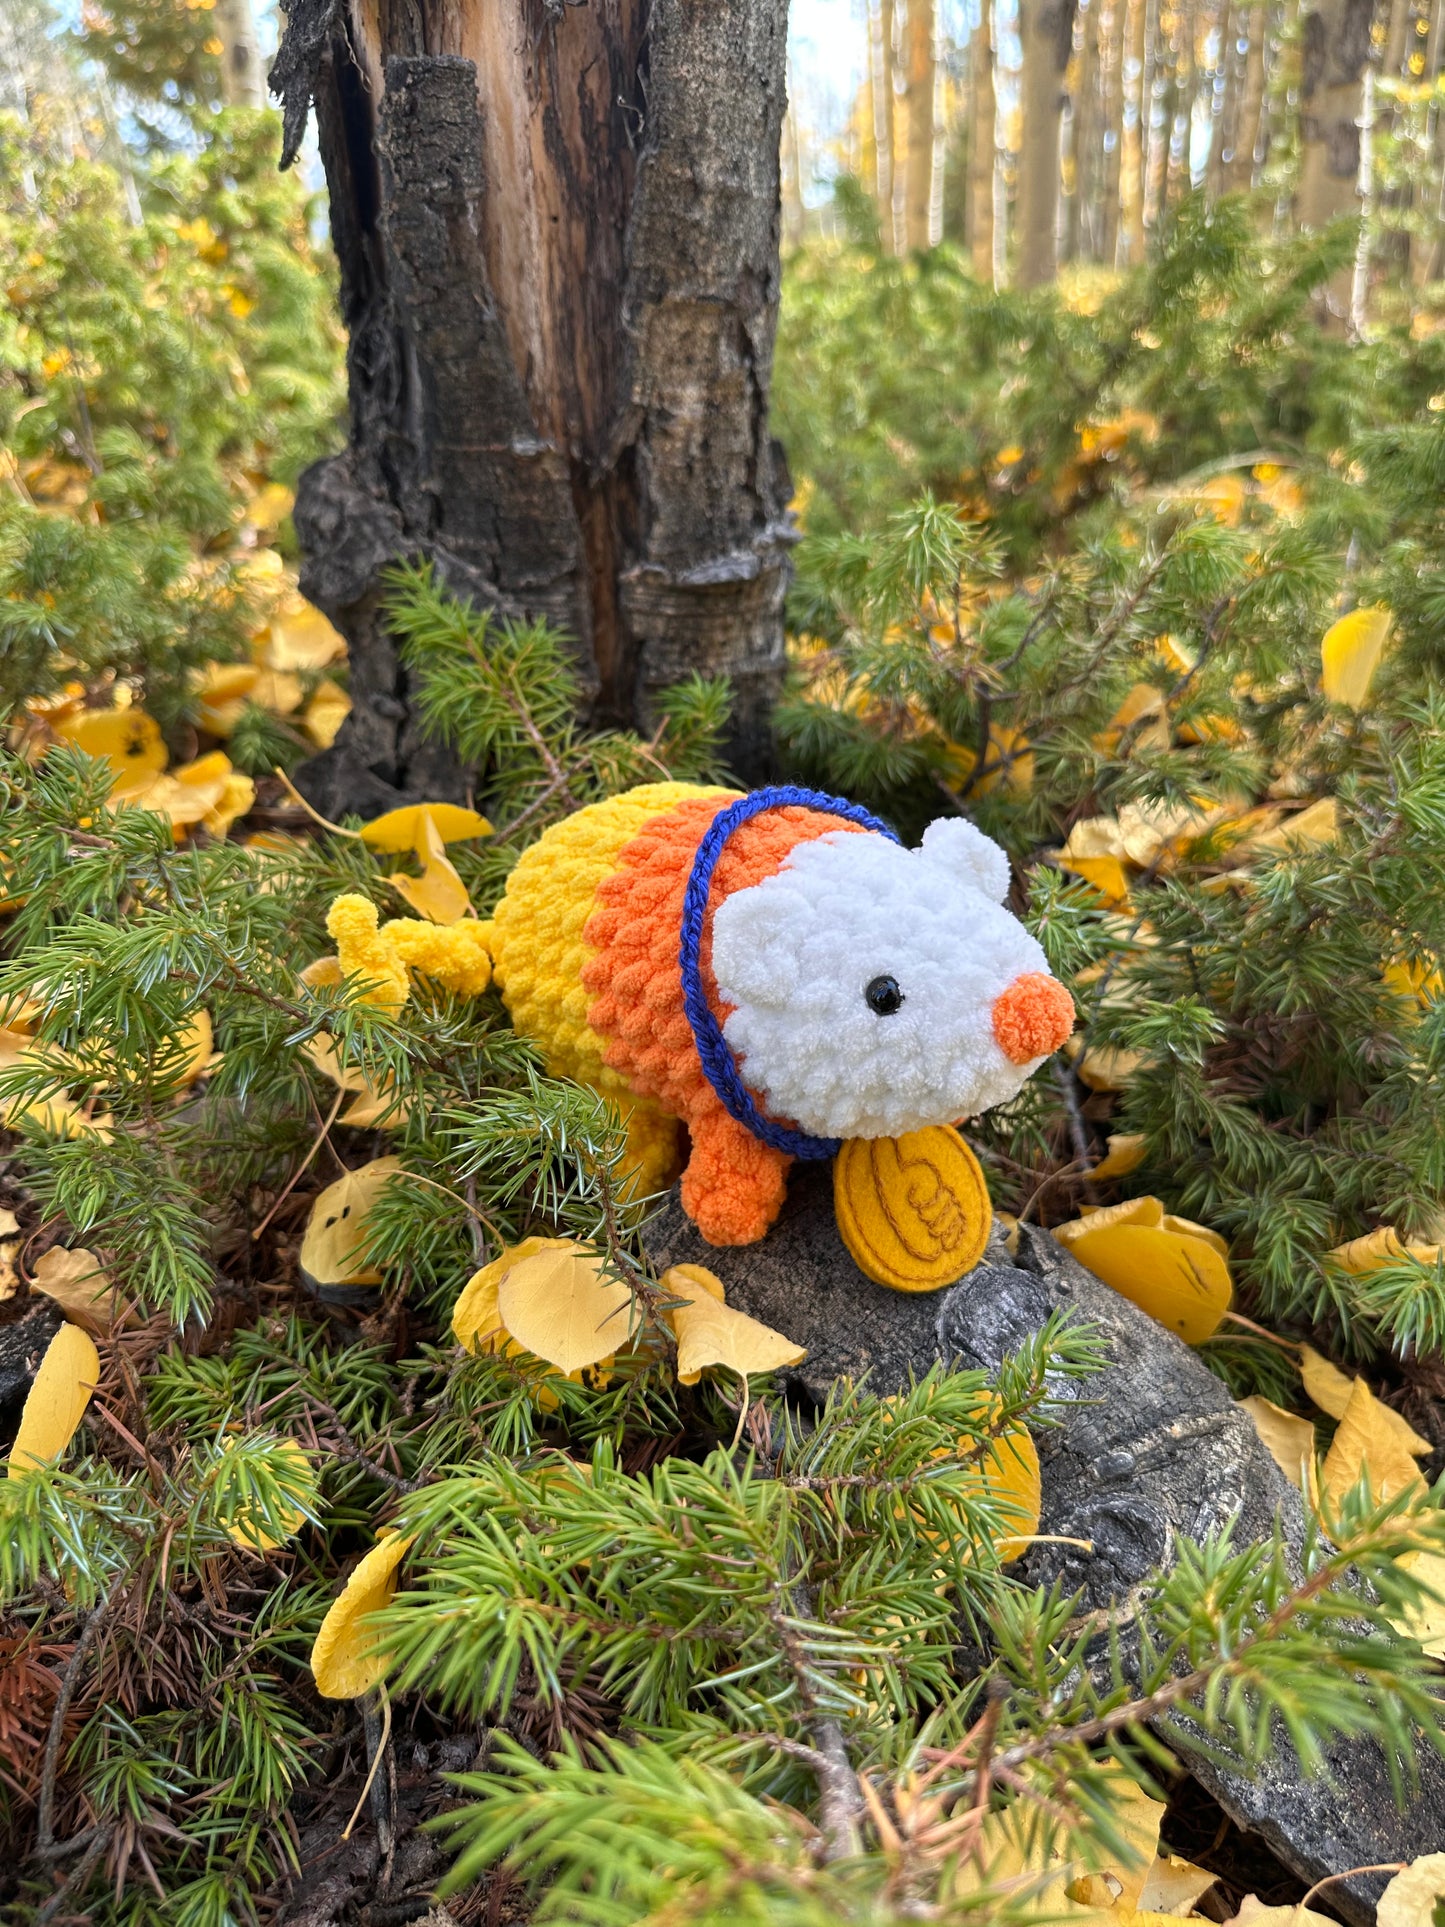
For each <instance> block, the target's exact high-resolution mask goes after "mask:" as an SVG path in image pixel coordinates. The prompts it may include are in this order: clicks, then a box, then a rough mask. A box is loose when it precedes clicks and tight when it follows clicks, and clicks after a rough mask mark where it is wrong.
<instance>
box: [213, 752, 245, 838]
mask: <svg viewBox="0 0 1445 1927" xmlns="http://www.w3.org/2000/svg"><path fill="white" fill-rule="evenodd" d="M255 801H256V785H255V784H254V783H253V782H252V781H251V778H250V777H249V776H246V775H243V774H242V772H241V771H240V770H238V769H237V770H232V771H231V773H230V774H229V775H228V776H227V778H226V780H225V783H224V784H223V786H222V789H221V794H220V796H219V797H218V798H217V799H216V801H215V802H214V803H213V804H212V805H211V807H210V809H208V810H207V811H206V814H205V815H204V816H203V817H202V818H201V822H202V824H203V826H204V827H205V828H206V829H207V830H209V831H210V833H211V835H212V836H214V837H216V838H217V839H219V838H221V837H223V836H226V835H228V834H229V832H230V828H231V825H232V824H233V823H235V822H236V821H237V820H238V819H239V818H241V817H243V816H245V815H247V814H248V813H249V811H250V810H251V808H252V806H253V804H254V803H255Z"/></svg>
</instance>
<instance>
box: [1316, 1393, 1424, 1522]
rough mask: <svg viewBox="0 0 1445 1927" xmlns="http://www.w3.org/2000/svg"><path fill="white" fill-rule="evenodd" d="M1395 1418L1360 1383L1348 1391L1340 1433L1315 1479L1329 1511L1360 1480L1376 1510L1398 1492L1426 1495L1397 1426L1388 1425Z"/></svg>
mask: <svg viewBox="0 0 1445 1927" xmlns="http://www.w3.org/2000/svg"><path fill="white" fill-rule="evenodd" d="M1396 1418H1397V1414H1395V1413H1393V1412H1391V1411H1390V1410H1389V1409H1388V1407H1386V1406H1384V1405H1381V1403H1380V1401H1379V1400H1378V1399H1377V1398H1376V1397H1375V1395H1374V1393H1373V1392H1372V1391H1371V1390H1370V1388H1369V1386H1368V1385H1367V1384H1366V1383H1365V1381H1364V1380H1363V1379H1362V1378H1357V1379H1356V1380H1355V1382H1354V1385H1353V1386H1352V1387H1351V1390H1350V1402H1349V1404H1348V1405H1347V1406H1346V1407H1345V1412H1344V1417H1343V1418H1342V1419H1341V1420H1340V1423H1339V1429H1338V1430H1337V1431H1336V1433H1335V1436H1334V1438H1333V1440H1332V1441H1331V1444H1330V1449H1329V1451H1328V1452H1327V1453H1326V1454H1325V1462H1324V1466H1323V1468H1322V1469H1321V1473H1320V1485H1321V1493H1322V1497H1323V1500H1324V1504H1325V1506H1326V1507H1327V1508H1328V1509H1329V1510H1331V1511H1333V1509H1334V1508H1335V1507H1336V1506H1337V1505H1338V1504H1339V1502H1340V1500H1341V1499H1342V1498H1343V1497H1344V1495H1345V1493H1346V1492H1348V1491H1350V1490H1351V1489H1352V1488H1353V1487H1354V1486H1355V1485H1357V1484H1358V1483H1359V1481H1360V1479H1361V1478H1362V1477H1367V1478H1368V1480H1369V1487H1370V1497H1371V1499H1373V1500H1374V1501H1375V1503H1376V1504H1380V1503H1381V1502H1383V1501H1384V1500H1386V1499H1392V1498H1393V1497H1394V1496H1395V1494H1396V1493H1397V1492H1406V1491H1410V1490H1413V1489H1417V1488H1418V1490H1419V1491H1420V1492H1421V1494H1423V1493H1424V1492H1425V1491H1426V1490H1427V1487H1426V1484H1425V1479H1424V1475H1423V1474H1422V1473H1421V1471H1420V1468H1419V1466H1417V1465H1416V1463H1415V1461H1414V1458H1413V1457H1412V1456H1411V1453H1410V1450H1409V1448H1408V1447H1407V1446H1406V1445H1405V1444H1404V1442H1403V1441H1402V1439H1401V1438H1400V1434H1399V1425H1398V1423H1397V1424H1394V1425H1392V1424H1391V1423H1390V1421H1391V1420H1392V1419H1396Z"/></svg>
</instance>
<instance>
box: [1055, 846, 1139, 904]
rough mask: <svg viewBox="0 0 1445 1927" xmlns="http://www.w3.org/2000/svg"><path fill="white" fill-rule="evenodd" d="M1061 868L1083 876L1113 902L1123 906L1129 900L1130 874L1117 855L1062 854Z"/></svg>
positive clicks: (1086, 881)
mask: <svg viewBox="0 0 1445 1927" xmlns="http://www.w3.org/2000/svg"><path fill="white" fill-rule="evenodd" d="M1059 868H1060V869H1061V870H1071V871H1072V872H1073V874H1074V875H1075V876H1076V877H1082V878H1083V880H1084V882H1085V883H1089V884H1092V885H1093V887H1094V888H1095V889H1096V890H1097V891H1098V892H1099V895H1100V896H1101V897H1103V898H1104V899H1105V900H1106V901H1107V902H1109V903H1111V904H1114V905H1119V906H1122V905H1126V904H1127V903H1128V901H1129V874H1128V872H1127V871H1126V870H1125V868H1124V866H1123V864H1122V863H1121V862H1120V861H1119V859H1118V857H1116V856H1061V857H1060V858H1059Z"/></svg>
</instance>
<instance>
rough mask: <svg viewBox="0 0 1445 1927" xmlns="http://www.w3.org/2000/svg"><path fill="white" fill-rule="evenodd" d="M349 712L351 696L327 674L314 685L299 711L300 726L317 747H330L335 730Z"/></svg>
mask: <svg viewBox="0 0 1445 1927" xmlns="http://www.w3.org/2000/svg"><path fill="white" fill-rule="evenodd" d="M350 714H351V698H350V696H348V695H347V693H346V691H345V690H344V689H343V688H342V687H341V685H340V683H334V682H333V681H332V680H331V678H330V677H329V676H327V677H326V678H325V679H324V681H322V682H319V683H318V684H317V685H316V688H315V690H314V691H313V692H312V696H311V700H310V702H309V703H307V705H306V707H305V709H304V710H303V711H302V712H301V727H302V728H303V729H304V730H305V731H306V734H307V735H308V736H309V737H310V738H311V740H312V742H313V743H315V745H316V747H317V748H318V749H330V747H331V745H332V744H333V743H334V742H335V741H336V737H337V732H338V731H339V730H340V728H341V725H342V724H343V723H344V722H345V721H346V719H347V717H348V716H349V715H350Z"/></svg>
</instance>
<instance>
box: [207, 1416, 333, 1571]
mask: <svg viewBox="0 0 1445 1927" xmlns="http://www.w3.org/2000/svg"><path fill="white" fill-rule="evenodd" d="M235 1451H236V1442H235V1441H234V1440H233V1441H231V1442H229V1443H228V1444H227V1445H226V1446H225V1447H224V1448H223V1450H222V1452H221V1457H220V1462H219V1463H218V1465H217V1467H216V1483H217V1486H218V1487H219V1488H220V1498H221V1503H222V1505H223V1507H224V1506H225V1500H226V1496H227V1495H226V1491H225V1488H226V1486H227V1484H228V1483H229V1482H230V1480H229V1472H230V1471H231V1470H233V1469H234V1468H235V1464H236V1461H235ZM276 1453H277V1456H278V1457H279V1458H282V1459H284V1460H285V1461H286V1474H285V1478H284V1486H285V1498H284V1500H283V1503H282V1508H281V1518H280V1519H279V1520H278V1521H277V1523H278V1524H280V1525H281V1526H282V1527H283V1531H282V1534H281V1537H280V1538H279V1539H277V1538H274V1537H273V1536H272V1534H271V1533H270V1532H269V1531H268V1530H267V1529H266V1524H265V1515H264V1513H263V1512H262V1510H261V1507H260V1506H259V1505H257V1504H255V1503H254V1502H252V1503H249V1504H248V1503H247V1502H246V1500H245V1498H244V1497H242V1498H241V1501H240V1503H238V1504H236V1505H235V1507H234V1509H231V1508H226V1509H228V1510H230V1520H229V1523H228V1524H227V1526H226V1536H227V1537H228V1538H229V1539H230V1541H231V1543H232V1544H233V1545H237V1546H241V1547H243V1548H245V1549H246V1550H247V1551H250V1552H275V1550H276V1548H277V1547H278V1546H281V1545H284V1544H285V1542H286V1541H287V1540H288V1539H291V1538H294V1537H295V1535H296V1534H297V1533H298V1532H299V1531H300V1530H301V1528H302V1526H304V1525H305V1523H306V1519H307V1515H308V1513H309V1512H311V1511H313V1510H314V1509H315V1506H316V1498H317V1493H318V1490H319V1487H318V1485H317V1479H316V1468H315V1466H314V1465H312V1463H311V1460H310V1458H309V1457H308V1456H307V1454H306V1453H305V1452H304V1451H303V1450H302V1448H301V1447H300V1446H299V1445H298V1444H297V1442H296V1440H295V1439H279V1440H278V1441H277V1444H276ZM228 1458H229V1459H230V1460H231V1466H230V1467H228V1465H227V1460H228Z"/></svg>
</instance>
